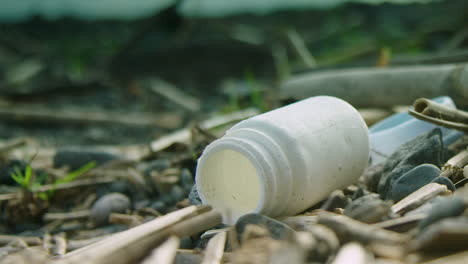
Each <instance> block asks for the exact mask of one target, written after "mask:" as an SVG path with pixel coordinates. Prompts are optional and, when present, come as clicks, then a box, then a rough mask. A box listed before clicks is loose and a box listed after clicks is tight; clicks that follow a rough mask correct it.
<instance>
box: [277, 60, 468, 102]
mask: <svg viewBox="0 0 468 264" xmlns="http://www.w3.org/2000/svg"><path fill="white" fill-rule="evenodd" d="M467 80H468V67H467V66H466V65H464V64H462V65H456V64H446V65H428V66H401V67H390V68H355V69H344V70H329V71H315V72H309V73H304V74H300V75H297V76H294V77H292V78H291V79H289V80H287V81H286V82H284V83H283V85H282V86H281V97H283V98H294V99H298V100H299V99H305V98H308V97H311V96H316V95H331V96H336V97H339V98H342V99H344V100H345V101H347V102H349V103H350V104H352V105H354V106H356V107H391V106H393V105H401V104H408V105H409V104H411V103H413V101H414V100H416V99H418V98H420V97H429V98H432V97H437V96H441V95H449V96H452V98H453V99H454V100H455V101H456V102H457V103H459V104H460V105H466V104H467V102H468V100H466V99H467V98H468V84H467V83H468V82H467Z"/></svg>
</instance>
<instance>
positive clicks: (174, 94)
mask: <svg viewBox="0 0 468 264" xmlns="http://www.w3.org/2000/svg"><path fill="white" fill-rule="evenodd" d="M149 86H150V89H151V91H153V92H154V93H156V94H158V95H161V96H163V97H164V98H165V99H167V100H169V101H171V102H173V103H175V104H176V105H178V106H179V107H181V108H184V109H185V110H187V111H190V112H198V111H200V109H201V102H200V100H199V99H198V98H195V97H193V96H191V95H189V94H187V93H185V92H184V91H183V90H181V89H179V88H177V87H176V86H175V85H173V84H171V83H168V82H166V81H163V80H161V79H151V80H149Z"/></svg>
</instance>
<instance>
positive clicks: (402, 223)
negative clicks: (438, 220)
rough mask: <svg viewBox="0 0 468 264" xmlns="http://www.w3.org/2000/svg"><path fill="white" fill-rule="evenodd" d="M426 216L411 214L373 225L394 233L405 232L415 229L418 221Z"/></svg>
mask: <svg viewBox="0 0 468 264" xmlns="http://www.w3.org/2000/svg"><path fill="white" fill-rule="evenodd" d="M426 216H427V215H426V214H412V215H408V216H406V215H405V216H402V217H398V218H395V219H390V220H387V221H383V222H380V223H376V224H374V226H377V227H379V228H383V229H388V230H392V231H395V232H406V231H408V230H410V229H411V228H413V227H415V226H416V225H417V224H418V223H419V221H421V220H423V219H424V218H426Z"/></svg>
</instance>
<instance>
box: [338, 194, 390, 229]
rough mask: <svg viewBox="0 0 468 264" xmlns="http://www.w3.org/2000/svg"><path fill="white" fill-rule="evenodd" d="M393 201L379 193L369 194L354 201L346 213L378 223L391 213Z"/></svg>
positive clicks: (361, 219) (362, 219)
mask: <svg viewBox="0 0 468 264" xmlns="http://www.w3.org/2000/svg"><path fill="white" fill-rule="evenodd" d="M391 206H392V203H391V202H388V201H383V200H382V199H380V197H379V195H378V194H375V193H374V194H368V195H365V196H362V197H360V198H358V199H356V200H354V201H352V202H351V203H350V204H349V205H348V206H346V208H345V210H344V214H345V215H346V216H349V217H351V218H353V219H356V220H359V221H361V222H365V223H376V222H379V221H381V220H382V219H384V218H385V217H387V216H388V215H390V213H391Z"/></svg>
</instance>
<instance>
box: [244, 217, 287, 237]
mask: <svg viewBox="0 0 468 264" xmlns="http://www.w3.org/2000/svg"><path fill="white" fill-rule="evenodd" d="M249 224H253V225H258V226H261V227H264V228H265V229H267V230H268V231H269V232H270V235H271V237H272V238H274V239H279V240H281V239H291V238H293V237H294V232H295V231H294V230H293V229H292V228H291V227H289V226H288V225H286V224H285V223H282V222H280V221H277V220H275V219H273V218H270V217H268V216H264V215H261V214H246V215H244V216H242V217H241V218H239V219H238V220H237V222H236V225H235V228H236V231H237V237H238V239H239V241H241V238H242V235H243V233H244V230H245V228H246V226H247V225H249Z"/></svg>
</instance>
